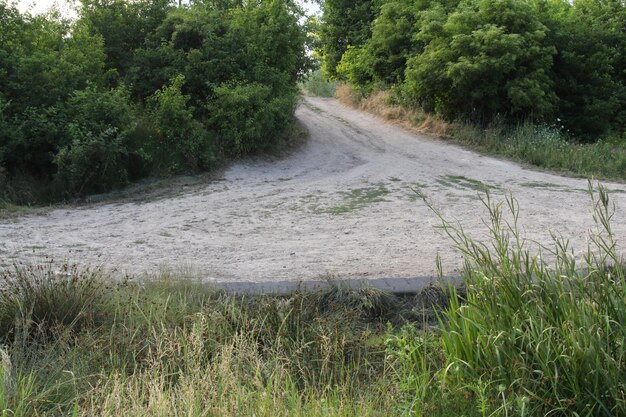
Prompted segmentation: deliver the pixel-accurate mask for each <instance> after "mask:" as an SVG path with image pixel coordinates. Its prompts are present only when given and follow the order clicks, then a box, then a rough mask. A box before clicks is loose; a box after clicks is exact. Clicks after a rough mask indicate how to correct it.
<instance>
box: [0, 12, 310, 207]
mask: <svg viewBox="0 0 626 417" xmlns="http://www.w3.org/2000/svg"><path fill="white" fill-rule="evenodd" d="M78 13H79V15H78V18H77V19H76V20H74V21H70V20H66V19H64V18H63V17H61V16H59V15H57V14H55V13H54V12H50V13H49V14H47V15H43V16H41V15H39V16H31V15H29V14H20V13H19V12H18V10H17V8H16V7H15V5H13V4H11V3H7V2H6V1H5V0H0V26H1V27H2V29H1V36H0V205H3V206H9V205H10V204H30V203H45V202H49V201H56V200H62V199H68V198H74V197H77V196H78V197H80V196H84V195H86V194H93V193H104V192H108V191H110V190H112V189H117V188H120V187H123V186H125V185H126V184H128V183H129V182H131V181H135V180H138V179H141V178H144V177H146V176H167V175H171V174H177V173H183V172H187V173H188V172H198V171H206V170H211V169H214V168H215V167H217V166H219V165H220V164H221V163H223V161H224V160H226V159H228V158H236V157H239V156H242V155H246V154H250V153H255V152H259V151H264V150H267V149H268V148H272V147H274V146H276V144H277V142H279V141H281V140H283V139H284V135H283V132H285V131H286V130H287V129H288V128H289V126H290V125H291V124H292V123H293V112H294V110H295V106H296V104H297V101H298V97H299V96H298V89H297V82H298V80H299V79H300V76H301V74H302V73H303V72H304V70H305V69H306V68H307V66H308V62H309V58H307V56H306V54H305V50H304V43H305V38H306V33H305V30H304V28H303V26H302V25H300V23H299V17H300V16H301V10H300V9H299V8H298V7H297V6H296V5H295V4H294V3H292V2H289V1H279V0H269V1H263V2H236V1H235V2H231V1H204V2H193V4H192V5H190V6H183V7H176V6H174V4H173V3H172V2H170V1H169V0H160V1H156V2H155V1H142V0H141V1H126V0H113V1H105V2H101V1H91V0H84V1H81V2H79V3H78Z"/></svg>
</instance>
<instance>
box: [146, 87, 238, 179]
mask: <svg viewBox="0 0 626 417" xmlns="http://www.w3.org/2000/svg"><path fill="white" fill-rule="evenodd" d="M184 82H185V78H184V77H183V76H182V75H178V76H176V77H174V78H173V79H172V81H171V84H170V85H169V86H165V87H163V88H162V89H161V90H158V91H157V92H155V93H154V95H153V96H152V97H150V98H149V100H148V103H149V107H150V109H151V112H150V120H151V122H152V123H153V126H152V128H153V130H154V133H153V135H154V137H153V138H151V143H150V144H149V145H148V146H151V148H148V149H149V150H150V152H149V153H150V155H152V156H153V157H154V159H155V160H154V161H153V162H154V164H156V169H157V170H158V171H163V170H170V171H173V172H176V171H180V170H184V169H188V168H189V167H191V168H194V169H198V168H200V169H209V168H210V167H212V165H213V162H214V161H215V158H216V153H215V149H214V148H215V139H214V137H213V136H212V135H211V133H210V132H208V131H207V130H206V129H205V128H204V126H203V125H202V123H200V122H199V121H198V120H196V119H194V115H193V114H194V111H193V110H194V109H193V107H190V106H189V104H188V102H189V96H187V95H184V94H183V93H182V91H181V90H182V87H183V84H184ZM235 122H240V121H239V120H235Z"/></svg>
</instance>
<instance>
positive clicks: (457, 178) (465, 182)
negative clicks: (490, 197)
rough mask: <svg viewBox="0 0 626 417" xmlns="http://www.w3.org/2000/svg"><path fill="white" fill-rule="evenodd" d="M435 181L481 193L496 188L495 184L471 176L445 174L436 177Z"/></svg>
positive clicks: (446, 185)
mask: <svg viewBox="0 0 626 417" xmlns="http://www.w3.org/2000/svg"><path fill="white" fill-rule="evenodd" d="M437 183H439V184H441V185H443V186H445V187H454V188H460V189H467V190H474V191H478V192H481V193H484V192H487V191H491V190H496V189H498V187H497V186H495V185H490V184H486V183H484V182H482V181H479V180H475V179H473V178H468V177H464V176H462V175H445V176H441V177H439V178H438V179H437Z"/></svg>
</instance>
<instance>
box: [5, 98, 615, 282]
mask: <svg viewBox="0 0 626 417" xmlns="http://www.w3.org/2000/svg"><path fill="white" fill-rule="evenodd" d="M297 117H298V118H299V119H300V121H301V122H302V123H303V124H304V125H305V126H306V127H307V128H308V129H309V130H310V133H311V137H310V140H309V141H308V143H307V144H306V145H304V146H303V147H302V148H301V149H299V150H298V151H296V152H295V153H293V154H292V155H291V156H289V157H287V158H285V159H282V160H279V161H267V160H253V161H245V162H241V163H237V164H235V165H233V166H232V167H230V168H229V169H228V170H226V171H225V172H224V174H223V177H222V178H220V179H219V180H215V181H210V182H207V183H206V184H203V185H202V186H200V187H194V188H193V189H192V190H191V191H189V192H184V193H176V194H175V195H173V196H170V197H165V198H157V199H148V200H146V201H132V202H129V201H124V200H121V201H113V202H106V203H100V204H93V205H89V206H82V207H77V208H60V209H54V210H51V211H49V212H47V213H46V214H44V215H27V216H22V217H19V218H16V219H12V220H3V221H2V223H0V268H1V267H6V266H7V265H10V264H12V263H13V262H31V263H32V262H37V261H39V260H40V259H41V258H42V257H44V256H51V257H53V258H54V259H55V260H57V261H59V260H62V259H68V260H70V261H77V262H80V263H85V264H91V265H94V264H103V265H106V266H108V267H116V268H118V270H120V271H124V272H128V273H142V272H152V271H155V270H158V269H159V268H161V267H162V266H163V265H167V266H169V267H172V268H178V267H184V268H186V269H187V270H193V271H195V272H197V273H198V274H199V275H200V276H202V277H204V278H206V279H207V280H219V281H231V280H232V281H271V280H308V279H315V278H318V277H320V276H324V275H327V274H329V275H334V276H337V277H371V278H376V277H421V276H424V277H429V276H433V275H434V274H435V269H436V268H435V259H436V256H437V254H438V253H439V254H440V255H441V258H442V262H443V267H444V272H445V273H447V274H450V275H454V274H455V272H456V271H457V269H458V268H459V267H460V265H461V261H462V259H461V257H460V256H459V255H458V254H457V253H455V252H453V251H451V250H450V249H449V247H450V244H449V241H448V240H447V239H445V238H443V237H442V235H441V232H439V231H437V230H436V229H435V227H434V226H436V225H438V224H439V223H438V220H437V219H436V217H435V216H434V215H433V213H432V212H431V211H430V210H429V209H428V208H427V207H426V206H425V205H424V203H423V202H422V201H420V200H419V199H418V198H416V195H415V193H414V192H413V191H412V190H411V188H414V187H419V188H420V189H421V190H422V191H423V192H425V193H426V194H427V195H429V196H430V198H431V199H432V201H433V202H434V204H435V205H436V206H438V207H439V208H441V210H442V212H443V213H444V215H445V216H447V217H448V218H450V219H453V220H457V221H458V222H459V223H460V224H461V225H462V226H463V227H464V229H465V230H466V231H467V232H468V233H469V234H470V235H474V236H481V235H483V234H484V230H485V227H484V225H483V224H482V222H481V218H482V217H484V215H485V211H484V208H483V207H482V205H481V203H480V201H479V199H478V197H477V193H478V191H479V190H480V189H483V188H485V187H489V188H490V190H491V193H492V195H493V196H494V197H495V198H497V199H501V198H502V197H503V196H504V193H505V192H508V191H510V192H512V193H513V195H514V196H515V197H516V198H517V200H518V201H519V205H520V209H521V216H520V223H521V225H522V230H523V233H524V236H525V237H526V238H528V239H534V240H537V241H539V242H542V243H548V242H549V241H550V234H549V230H554V231H558V232H559V233H561V234H562V235H563V236H564V237H567V238H570V239H571V241H572V243H573V245H574V248H576V249H577V250H578V251H582V250H583V249H585V247H586V244H587V233H588V231H589V230H590V229H591V228H592V227H593V221H592V217H591V202H590V199H589V198H588V196H587V194H586V188H587V183H586V180H583V179H571V178H565V177H561V176H557V175H551V174H548V173H543V172H537V171H534V170H531V169H527V168H524V167H521V166H519V165H516V164H514V163H511V162H507V161H502V160H498V159H495V158H491V157H486V156H481V155H478V154H476V153H474V152H470V151H468V150H464V149H462V148H459V147H456V146H452V145H449V144H446V143H443V142H442V141H439V140H435V139H432V138H429V137H425V136H420V135H416V134H414V133H411V132H408V131H406V130H403V129H401V128H399V127H396V126H394V125H391V124H386V123H385V122H383V121H381V120H380V119H377V118H375V117H373V116H371V115H369V114H366V113H363V112H359V111H356V110H352V109H349V108H346V107H344V106H342V105H341V104H339V103H338V102H337V101H335V100H331V99H321V98H306V99H304V102H303V103H302V104H301V105H300V107H299V108H298V110H297ZM606 185H607V186H608V188H609V189H610V190H612V191H613V192H612V193H611V195H612V198H613V201H614V202H615V203H616V204H617V213H616V216H615V222H614V228H615V232H616V235H617V236H618V238H619V237H623V236H626V235H625V233H626V211H625V209H626V194H625V192H626V186H624V185H620V184H606Z"/></svg>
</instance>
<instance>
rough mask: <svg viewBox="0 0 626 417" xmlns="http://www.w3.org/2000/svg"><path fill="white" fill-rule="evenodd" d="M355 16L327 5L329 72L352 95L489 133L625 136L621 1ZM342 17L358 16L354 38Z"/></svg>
mask: <svg viewBox="0 0 626 417" xmlns="http://www.w3.org/2000/svg"><path fill="white" fill-rule="evenodd" d="M355 4H358V5H363V4H365V2H357V3H355ZM355 7H357V6H356V5H351V4H344V3H342V2H330V3H328V2H327V3H326V4H325V5H324V23H325V27H323V28H322V30H321V35H322V36H321V41H322V46H321V48H320V52H321V57H322V59H323V66H324V68H325V69H326V75H327V76H330V77H337V78H339V79H341V80H344V81H347V82H348V83H350V84H351V87H352V88H354V89H357V90H360V91H361V92H365V93H369V92H371V91H373V90H375V89H379V88H392V89H393V90H394V91H395V92H396V93H397V94H398V96H399V98H401V99H402V100H403V101H404V102H405V103H406V104H407V105H410V106H419V107H422V108H423V109H424V110H426V111H428V112H436V113H439V114H440V115H442V116H443V117H444V118H446V119H448V120H450V119H461V120H466V121H470V122H476V123H479V124H481V125H483V126H484V125H487V124H489V123H491V122H493V121H494V120H499V121H502V120H504V121H507V122H509V123H511V124H515V123H518V122H520V121H531V122H535V123H539V124H549V125H552V124H555V125H559V126H563V128H564V130H565V132H567V133H568V134H570V135H572V136H575V137H576V138H578V139H581V140H586V141H588V140H597V139H598V138H600V137H603V136H606V135H610V134H614V133H615V132H617V134H618V135H619V134H620V133H621V132H623V131H624V127H625V120H626V76H625V75H624V74H625V73H624V71H623V68H624V66H625V64H626V54H624V52H623V51H625V50H626V35H625V33H624V30H623V28H624V23H625V22H626V6H625V5H624V2H621V1H612V0H609V1H593V0H580V1H575V2H568V1H566V0H545V1H534V0H523V1H512V0H463V1H459V0H450V1H443V2H442V1H431V0H420V1H405V0H381V1H379V2H376V6H375V7H373V6H371V7H370V8H369V10H371V11H372V13H373V16H372V15H371V14H357V13H353V8H355ZM338 16H341V19H342V20H338V18H337V17H338ZM346 16H351V17H352V18H358V19H359V22H358V23H356V24H353V25H352V27H353V28H354V29H353V30H352V31H351V30H348V29H346V27H345V26H346V23H347V22H348V19H347V18H346ZM364 27H367V28H369V32H368V30H366V29H363V28H364ZM338 46H340V48H338Z"/></svg>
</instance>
